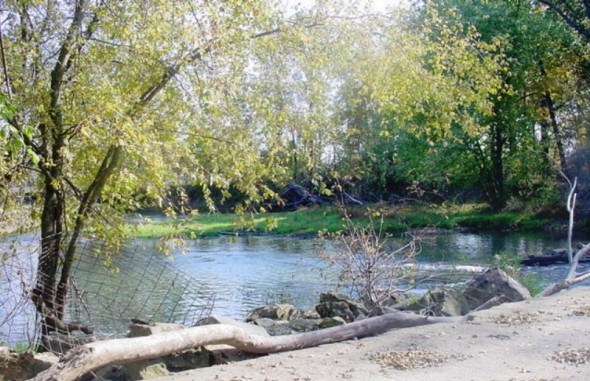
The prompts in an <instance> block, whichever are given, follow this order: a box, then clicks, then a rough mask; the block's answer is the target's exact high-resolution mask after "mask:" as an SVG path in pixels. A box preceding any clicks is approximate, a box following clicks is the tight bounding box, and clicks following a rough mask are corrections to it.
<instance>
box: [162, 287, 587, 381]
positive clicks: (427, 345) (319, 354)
mask: <svg viewBox="0 0 590 381" xmlns="http://www.w3.org/2000/svg"><path fill="white" fill-rule="evenodd" d="M588 306H590V292H589V290H588V288H578V289H574V290H570V291H567V292H562V293H560V294H557V295H554V296H552V297H547V298H540V299H534V300H530V301H526V302H519V303H509V304H504V305H501V306H498V307H495V308H492V309H490V310H486V311H481V312H477V313H475V314H474V319H473V320H471V321H468V322H465V323H461V324H435V325H430V326H422V327H414V328H407V329H400V330H395V331H390V332H388V333H386V334H383V335H380V336H377V337H371V338H366V339H362V340H353V341H346V342H342V343H337V344H329V345H322V346H320V347H316V348H310V349H304V350H299V351H293V352H285V353H280V354H273V355H269V356H264V357H260V358H256V359H252V360H246V361H241V362H236V363H231V364H226V365H218V366H214V367H210V368H203V369H197V370H193V371H188V372H184V373H178V374H174V375H170V376H166V377H161V378H157V379H153V380H154V381H190V380H196V379H204V380H219V381H223V380H225V381H238V380H251V381H257V380H260V381H263V380H264V381H270V380H281V381H303V380H310V381H311V380H313V381H332V380H333V381H336V380H339V381H341V380H368V379H370V380H372V381H381V380H383V381H385V380H402V379H403V380H405V381H412V380H416V381H419V380H420V381H423V380H437V381H456V380H477V381H492V380H506V381H507V380H514V381H532V380H536V381H540V380H570V381H571V380H573V381H576V380H579V381H582V380H587V379H588V374H589V373H590V345H589V343H590V324H589V323H590V308H589V307H588Z"/></svg>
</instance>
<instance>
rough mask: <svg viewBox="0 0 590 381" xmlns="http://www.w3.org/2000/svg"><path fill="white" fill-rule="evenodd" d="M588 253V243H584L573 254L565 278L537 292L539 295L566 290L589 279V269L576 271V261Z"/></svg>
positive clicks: (589, 247)
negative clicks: (582, 271) (580, 271)
mask: <svg viewBox="0 0 590 381" xmlns="http://www.w3.org/2000/svg"><path fill="white" fill-rule="evenodd" d="M588 253H590V243H588V244H586V245H584V247H582V248H581V249H580V250H578V251H577V252H576V255H574V257H573V260H572V263H571V264H570V270H569V273H568V275H567V276H566V277H565V279H563V280H561V281H559V282H557V283H554V284H552V285H551V286H549V287H547V288H546V289H545V290H543V292H541V293H540V294H539V296H540V297H542V296H549V295H553V294H556V293H558V292H559V291H561V290H567V289H568V288H570V287H572V286H574V285H576V284H578V283H581V282H584V281H585V280H588V279H590V271H586V272H584V273H578V272H577V268H578V262H579V261H580V258H582V257H584V256H586V255H588Z"/></svg>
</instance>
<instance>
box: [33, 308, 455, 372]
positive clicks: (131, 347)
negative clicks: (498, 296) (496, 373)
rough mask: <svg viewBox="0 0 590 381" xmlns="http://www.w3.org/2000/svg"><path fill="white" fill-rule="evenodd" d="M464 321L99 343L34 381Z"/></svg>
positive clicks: (210, 332)
mask: <svg viewBox="0 0 590 381" xmlns="http://www.w3.org/2000/svg"><path fill="white" fill-rule="evenodd" d="M464 319H465V317H463V316H461V317H427V316H420V315H416V314H412V313H405V312H394V313H390V314H386V315H382V316H376V317H372V318H368V319H364V320H360V321H357V322H354V323H350V324H345V325H342V326H338V327H332V328H327V329H323V330H318V331H312V332H306V333H301V334H295V335H287V336H270V337H263V336H258V335H253V334H250V333H247V332H246V331H244V330H243V329H241V328H239V327H236V326H233V325H228V324H214V325H207V326H197V327H192V328H187V329H182V330H179V331H173V332H164V333H158V334H154V335H151V336H144V337H134V338H123V339H115V340H105V341H98V342H94V343H89V344H85V345H82V346H80V347H77V348H74V349H72V350H70V351H69V352H67V353H66V354H65V355H64V356H63V357H62V358H61V359H60V361H59V362H58V363H57V364H55V365H53V366H52V367H51V368H49V369H47V370H46V371H44V372H42V373H40V374H39V375H37V377H35V378H34V379H33V380H34V381H50V380H52V381H74V380H77V379H78V378H80V377H82V376H83V375H84V374H86V373H88V372H91V371H93V370H96V369H100V368H102V367H105V366H107V365H110V364H123V363H127V362H131V361H138V360H147V359H153V358H158V357H162V356H166V355H170V354H172V353H177V352H182V351H185V350H189V349H192V348H196V347H200V346H203V345H213V344H226V345H230V346H233V347H235V348H237V349H239V350H241V351H243V352H248V353H257V354H267V353H275V352H283V351H290V350H296V349H302V348H309V347H315V346H318V345H322V344H328V343H335V342H339V341H344V340H349V339H353V338H362V337H367V336H373V335H377V334H380V333H383V332H385V331H387V330H390V329H394V328H407V327H415V326H420V325H425V324H432V323H441V322H447V323H448V322H458V321H462V320H464Z"/></svg>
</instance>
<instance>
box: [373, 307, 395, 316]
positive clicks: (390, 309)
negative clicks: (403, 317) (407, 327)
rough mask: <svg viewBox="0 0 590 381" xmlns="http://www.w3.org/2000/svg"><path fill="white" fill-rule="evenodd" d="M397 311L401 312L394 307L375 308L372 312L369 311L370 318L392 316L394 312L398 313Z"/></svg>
mask: <svg viewBox="0 0 590 381" xmlns="http://www.w3.org/2000/svg"><path fill="white" fill-rule="evenodd" d="M397 311H399V310H398V309H396V308H393V307H387V306H375V307H373V308H371V310H370V311H369V315H368V317H374V316H381V315H385V314H390V313H392V312H397Z"/></svg>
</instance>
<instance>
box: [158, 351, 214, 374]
mask: <svg viewBox="0 0 590 381" xmlns="http://www.w3.org/2000/svg"><path fill="white" fill-rule="evenodd" d="M164 363H165V364H166V368H167V369H168V370H169V371H171V372H181V371H185V370H190V369H197V368H205V367H209V366H212V365H215V364H217V361H216V359H215V354H214V353H213V352H212V351H211V350H209V348H199V349H193V350H190V351H185V352H182V353H175V354H173V355H170V356H166V357H164Z"/></svg>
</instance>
